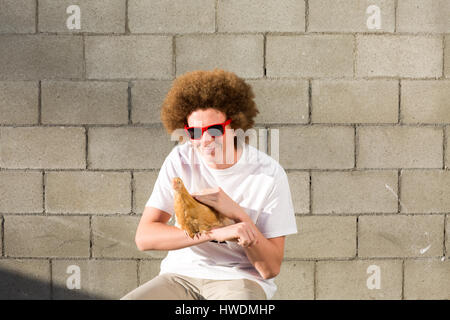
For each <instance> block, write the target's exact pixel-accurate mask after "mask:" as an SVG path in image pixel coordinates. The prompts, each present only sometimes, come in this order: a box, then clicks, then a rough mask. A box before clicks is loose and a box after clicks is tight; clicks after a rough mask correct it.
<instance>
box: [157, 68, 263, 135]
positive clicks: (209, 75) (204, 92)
mask: <svg viewBox="0 0 450 320" xmlns="http://www.w3.org/2000/svg"><path fill="white" fill-rule="evenodd" d="M254 96H255V95H254V93H253V90H252V87H251V86H250V85H249V84H247V83H245V81H244V80H243V79H241V78H240V77H238V76H237V75H236V74H234V73H232V72H227V71H225V70H222V69H218V68H214V70H212V71H204V70H196V71H191V72H187V73H185V74H183V75H181V76H179V77H177V78H176V79H175V80H174V81H173V82H172V87H171V89H170V90H169V92H168V93H167V95H166V97H165V99H164V102H163V104H162V108H161V121H162V123H163V125H164V127H165V128H166V130H167V132H169V134H171V133H172V132H173V131H174V130H176V129H180V128H184V126H185V125H187V118H188V116H189V115H190V114H191V113H192V112H193V111H195V110H198V109H208V108H214V109H216V110H219V111H222V112H223V113H225V115H226V116H227V118H228V119H229V118H231V128H233V129H234V130H237V129H242V130H243V131H246V130H247V129H249V128H252V127H253V125H254V120H253V119H254V117H255V116H256V115H257V114H258V113H259V111H258V109H257V107H256V104H255V102H254V101H253V98H254Z"/></svg>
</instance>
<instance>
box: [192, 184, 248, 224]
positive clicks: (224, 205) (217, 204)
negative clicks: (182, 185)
mask: <svg viewBox="0 0 450 320" xmlns="http://www.w3.org/2000/svg"><path fill="white" fill-rule="evenodd" d="M192 196H193V197H194V199H195V200H198V201H200V202H201V203H203V204H206V205H208V206H210V207H213V208H214V209H216V210H217V211H219V212H220V213H221V214H223V215H224V216H226V217H228V218H230V219H232V220H234V221H235V222H240V221H242V217H243V214H244V215H246V213H245V211H244V209H242V208H241V206H240V205H239V204H237V203H236V202H235V201H234V200H233V199H231V198H230V197H229V196H228V195H227V194H226V193H225V191H223V190H222V188H220V187H217V188H212V189H203V190H202V191H200V192H194V193H193V194H192Z"/></svg>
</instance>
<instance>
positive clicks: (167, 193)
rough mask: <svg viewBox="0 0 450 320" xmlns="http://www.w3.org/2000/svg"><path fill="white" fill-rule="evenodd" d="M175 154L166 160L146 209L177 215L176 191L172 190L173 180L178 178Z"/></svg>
mask: <svg viewBox="0 0 450 320" xmlns="http://www.w3.org/2000/svg"><path fill="white" fill-rule="evenodd" d="M173 155H174V153H173V152H172V153H170V154H169V156H167V158H166V159H165V160H164V163H163V164H162V166H161V169H160V170H159V173H158V177H157V178H156V181H155V185H154V187H153V191H152V194H151V195H150V198H149V199H148V200H147V203H146V204H145V206H146V207H154V208H157V209H160V210H162V211H165V212H167V213H169V214H170V215H173V214H174V213H175V210H174V207H173V202H174V191H173V189H172V179H173V178H174V177H177V176H178V175H177V173H176V169H175V163H174V161H173Z"/></svg>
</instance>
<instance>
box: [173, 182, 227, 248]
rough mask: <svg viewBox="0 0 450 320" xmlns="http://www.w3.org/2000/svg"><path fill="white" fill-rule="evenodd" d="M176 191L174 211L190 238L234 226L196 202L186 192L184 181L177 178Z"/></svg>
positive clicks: (215, 211)
mask: <svg viewBox="0 0 450 320" xmlns="http://www.w3.org/2000/svg"><path fill="white" fill-rule="evenodd" d="M172 183H173V189H174V190H175V199H174V201H175V202H174V209H175V215H176V217H177V221H178V224H179V225H180V227H181V229H183V230H184V231H185V232H186V233H187V234H188V235H189V237H190V238H192V239H193V238H194V236H195V235H198V234H199V233H202V232H206V231H209V230H211V229H212V228H214V227H223V226H227V225H230V224H233V223H234V222H233V220H231V219H229V218H227V217H225V216H224V215H222V214H220V213H219V212H218V211H217V210H215V209H214V208H211V207H209V206H207V205H204V204H203V203H200V202H198V201H197V200H195V199H194V198H193V197H192V196H191V195H190V194H189V192H188V191H187V190H186V188H185V186H184V184H183V180H181V178H179V177H176V178H173V180H172Z"/></svg>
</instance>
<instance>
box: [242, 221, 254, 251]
mask: <svg viewBox="0 0 450 320" xmlns="http://www.w3.org/2000/svg"><path fill="white" fill-rule="evenodd" d="M238 237H239V238H238V244H239V245H240V246H242V247H250V246H252V245H254V244H256V243H257V239H256V233H255V232H254V230H252V228H251V227H250V226H249V225H248V224H246V223H245V222H243V223H241V224H240V225H239V227H238Z"/></svg>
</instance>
